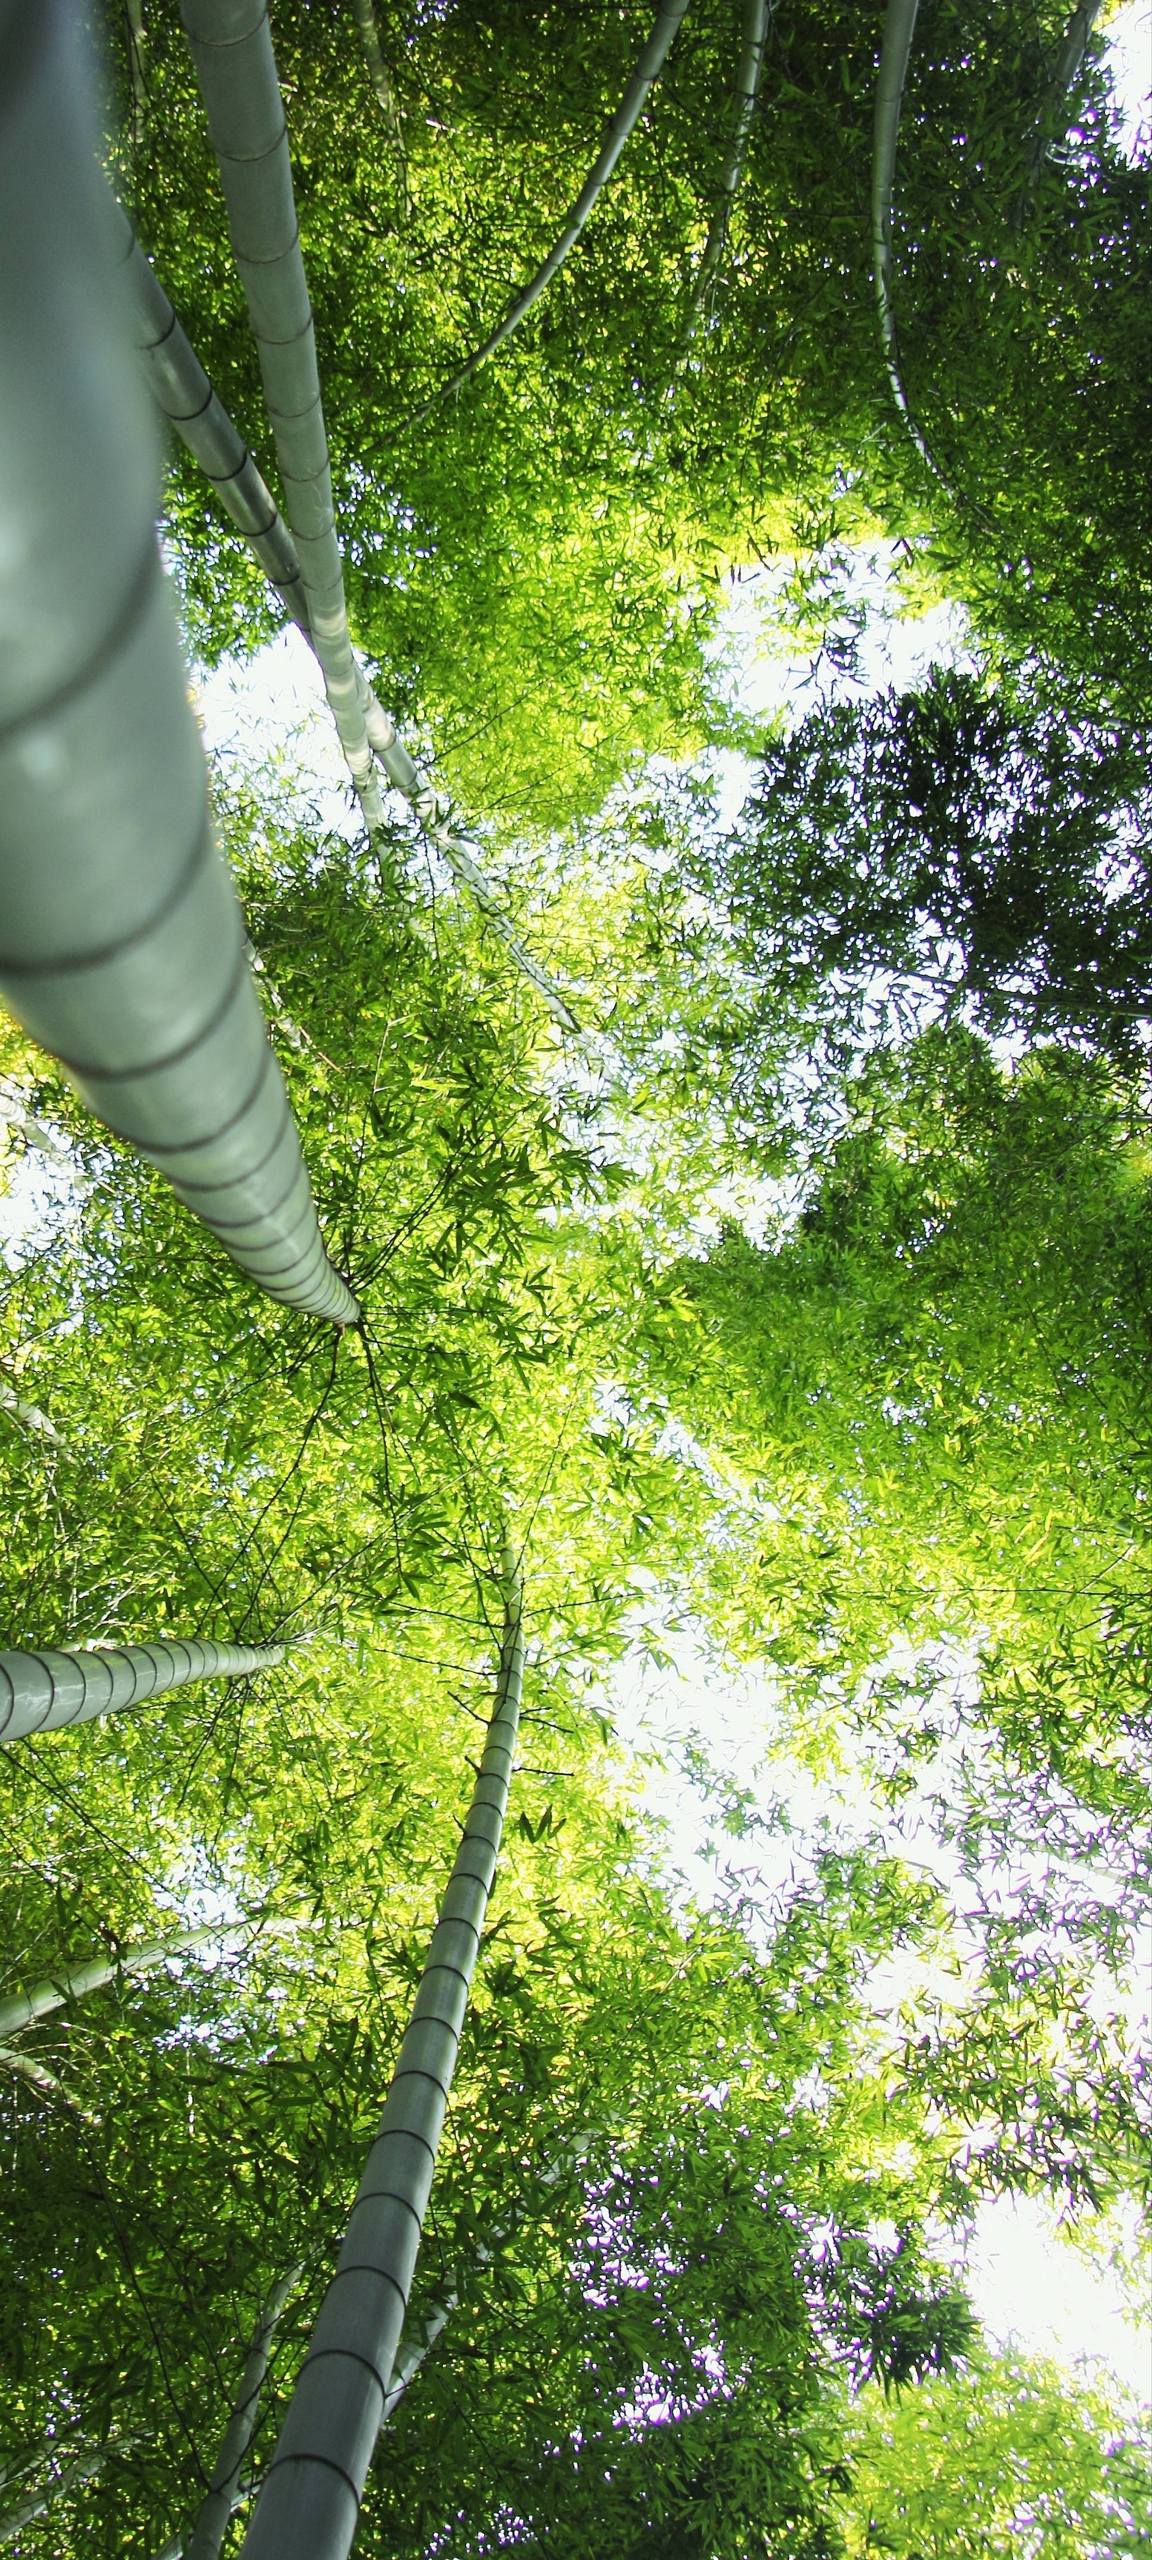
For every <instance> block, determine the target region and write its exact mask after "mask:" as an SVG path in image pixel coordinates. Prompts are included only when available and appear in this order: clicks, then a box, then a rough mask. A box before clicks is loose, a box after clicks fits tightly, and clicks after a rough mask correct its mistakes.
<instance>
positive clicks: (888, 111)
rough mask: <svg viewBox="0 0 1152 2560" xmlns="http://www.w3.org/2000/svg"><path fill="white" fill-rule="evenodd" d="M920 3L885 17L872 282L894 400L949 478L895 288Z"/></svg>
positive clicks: (906, 2)
mask: <svg viewBox="0 0 1152 2560" xmlns="http://www.w3.org/2000/svg"><path fill="white" fill-rule="evenodd" d="M919 5H920V0H888V6H887V9H886V11H885V16H884V35H883V40H882V42H881V47H880V70H879V74H878V77H877V81H876V110H875V116H874V119H873V134H872V280H873V284H874V286H875V289H876V309H877V314H878V317H879V321H880V344H881V347H882V349H883V353H884V366H885V371H886V372H887V375H888V381H889V384H890V386H891V391H892V397H893V399H894V401H895V403H896V406H897V408H898V410H899V412H900V415H901V417H902V418H903V420H904V424H905V426H906V427H907V429H908V433H909V435H910V436H911V438H912V442H913V444H914V445H915V447H916V451H917V453H918V454H919V456H920V459H921V461H922V462H923V463H925V464H926V466H927V468H928V470H929V471H930V472H931V473H932V476H933V478H934V479H936V480H943V477H944V475H943V473H942V472H941V469H940V465H939V463H938V462H937V460H936V456H935V454H934V453H933V451H932V448H931V446H930V445H929V443H928V440H927V437H926V436H925V435H924V433H923V430H922V428H921V427H920V425H919V422H918V420H917V418H916V415H915V412H914V410H913V408H912V403H911V401H910V400H909V397H908V390H907V385H906V383H905V380H904V367H903V362H902V359H901V354H900V339H899V335H898V332H897V328H896V304H895V294H894V284H893V274H894V270H893V260H892V198H893V192H894V189H895V184H896V151H897V145H898V143H899V139H900V110H901V108H902V106H903V103H904V83H905V81H906V80H907V77H908V65H909V62H910V61H911V58H912V39H913V36H914V35H915V32H916V18H917V13H918V10H919Z"/></svg>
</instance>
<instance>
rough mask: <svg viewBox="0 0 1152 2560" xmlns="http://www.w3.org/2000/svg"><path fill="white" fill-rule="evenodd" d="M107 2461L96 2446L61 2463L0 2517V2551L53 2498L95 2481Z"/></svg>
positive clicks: (47, 2505)
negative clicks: (55, 2471)
mask: <svg viewBox="0 0 1152 2560" xmlns="http://www.w3.org/2000/svg"><path fill="white" fill-rule="evenodd" d="M115 2450H117V2451H119V2452H126V2451H127V2450H128V2448H127V2446H126V2445H121V2446H118V2447H116V2448H115ZM107 2461H108V2453H107V2452H106V2451H105V2450H104V2449H103V2448H101V2447H99V2446H96V2447H94V2448H93V2450H92V2452H91V2453H78V2454H76V2455H75V2456H74V2458H73V2460H72V2461H71V2462H65V2463H63V2464H62V2465H61V2467H60V2469H59V2471H58V2472H57V2474H56V2477H55V2479H54V2480H46V2481H44V2482H43V2483H42V2484H41V2486H40V2488H39V2489H33V2490H32V2491H31V2492H30V2493H29V2495H28V2496H27V2497H25V2498H22V2499H21V2500H20V2503H19V2505H18V2506H15V2507H9V2509H8V2511H7V2514H6V2515H0V2548H2V2547H3V2545H4V2544H5V2543H6V2542H15V2540H16V2537H17V2534H19V2533H22V2532H23V2530H24V2527H25V2525H26V2524H34V2523H35V2520H36V2518H37V2516H42V2515H46V2514H47V2511H48V2509H49V2507H51V2506H53V2505H54V2504H55V2502H56V2500H57V2498H66V2497H68V2496H69V2495H70V2494H71V2492H72V2491H73V2490H74V2489H82V2488H83V2487H84V2485H85V2482H86V2481H88V2480H95V2479H96V2478H98V2476H99V2474H100V2472H101V2471H103V2470H104V2468H105V2466H106V2464H107Z"/></svg>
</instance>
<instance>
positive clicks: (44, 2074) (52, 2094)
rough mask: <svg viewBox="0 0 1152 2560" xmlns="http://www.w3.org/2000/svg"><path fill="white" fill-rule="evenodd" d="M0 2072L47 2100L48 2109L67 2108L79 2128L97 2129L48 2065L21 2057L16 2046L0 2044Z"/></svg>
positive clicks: (93, 2118)
mask: <svg viewBox="0 0 1152 2560" xmlns="http://www.w3.org/2000/svg"><path fill="white" fill-rule="evenodd" d="M0 2070H4V2071H14V2072H15V2073H16V2075H17V2077H18V2078H19V2079H21V2080H27V2081H28V2082H29V2084H30V2086H31V2087H32V2088H33V2089H35V2091H36V2093H37V2096H38V2097H41V2098H47V2099H48V2101H49V2103H50V2104H51V2105H55V2106H61V2107H67V2109H68V2113H69V2115H73V2116H78V2117H79V2119H80V2122H81V2124H86V2125H89V2126H91V2128H92V2130H93V2131H96V2130H97V2129H98V2127H99V2123H100V2118H99V2116H94V2115H90V2114H89V2112H88V2109H87V2107H82V2106H81V2104H80V2100H79V2098H74V2097H73V2095H72V2091H71V2090H70V2089H66V2088H65V2086H64V2083H63V2081H62V2080H61V2079H59V2078H58V2077H57V2074H56V2073H55V2072H54V2071H50V2070H49V2069H48V2065H47V2063H45V2062H41V2061H40V2059H39V2057H38V2055H36V2054H34V2053H24V2052H23V2051H22V2050H21V2048H20V2046H19V2045H13V2044H0Z"/></svg>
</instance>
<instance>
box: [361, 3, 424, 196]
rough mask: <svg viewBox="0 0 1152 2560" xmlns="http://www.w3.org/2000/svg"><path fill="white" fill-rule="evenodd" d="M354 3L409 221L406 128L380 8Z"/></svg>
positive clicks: (366, 59)
mask: <svg viewBox="0 0 1152 2560" xmlns="http://www.w3.org/2000/svg"><path fill="white" fill-rule="evenodd" d="M354 6H355V10H356V23H357V25H358V27H359V29H360V39H361V42H362V44H363V47H364V59H365V61H366V63H367V65H368V76H369V78H370V80H371V82H372V86H373V88H374V90H375V92H376V101H377V104H378V106H379V109H380V113H381V115H382V116H383V118H384V122H385V124H386V126H387V128H388V138H389V140H390V142H391V144H392V148H393V150H394V151H395V154H396V164H397V167H398V169H399V171H400V201H401V205H402V207H403V213H404V220H405V222H407V220H408V217H409V214H410V213H411V211H412V198H411V196H410V194H409V192H408V154H407V152H406V151H405V149H404V128H403V126H402V124H401V122H400V110H399V108H398V106H397V104H396V92H395V90H394V88H393V86H392V81H391V78H390V76H389V71H388V65H387V63H386V62H385V60H384V53H383V48H382V46H381V43H380V30H379V28H378V26H377V24H376V11H375V9H374V8H373V6H372V0H354Z"/></svg>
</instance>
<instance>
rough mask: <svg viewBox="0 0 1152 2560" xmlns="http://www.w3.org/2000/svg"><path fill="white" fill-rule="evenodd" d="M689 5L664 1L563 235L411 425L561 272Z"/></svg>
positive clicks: (475, 365)
mask: <svg viewBox="0 0 1152 2560" xmlns="http://www.w3.org/2000/svg"><path fill="white" fill-rule="evenodd" d="M687 7H688V0H660V5H659V7H658V8H657V11H656V17H655V20H654V23H653V27H652V32H651V34H650V36H649V37H648V41H647V43H646V44H645V45H644V47H643V49H642V51H641V52H640V54H639V55H638V56H637V59H636V63H635V65H634V68H633V71H632V76H631V78H630V80H629V82H628V86H627V88H626V89H625V91H624V95H623V97H622V98H621V100H620V104H619V106H618V107H617V109H616V112H615V115H614V116H613V117H612V119H611V121H610V123H609V126H608V130H607V133H606V134H605V137H604V142H603V145H602V148H601V149H600V151H599V152H598V153H597V156H596V158H595V160H594V161H593V163H592V167H591V168H590V170H589V172H588V175H587V177H586V178H585V181H584V184H583V186H582V187H581V189H580V193H579V195H578V196H577V198H576V201H575V204H573V205H572V206H570V208H569V210H568V212H567V214H566V215H565V217H564V224H563V228H562V230H561V232H560V236H559V238H558V239H557V240H556V241H555V242H554V243H553V246H552V247H551V249H550V250H549V252H548V255H547V257H546V258H544V259H542V261H541V263H540V265H539V266H538V267H537V269H536V273H535V275H534V276H532V277H530V278H529V281H528V283H527V284H526V285H525V287H524V290H523V292H522V293H519V294H517V297H516V300H515V302H514V303H513V304H512V305H511V308H510V309H509V310H508V311H506V312H505V314H504V317H503V319H502V320H501V322H500V324H499V326H498V328H495V329H493V331H492V334H491V336H490V337H487V338H485V340H484V342H483V345H482V346H479V347H474V348H473V351H472V353H471V355H470V356H467V357H466V358H465V361H464V363H463V364H462V365H459V366H458V367H457V369H456V372H455V373H453V374H451V375H450V376H449V378H448V380H447V382H442V383H441V384H440V386H439V389H438V390H436V391H434V392H433V394H432V397H431V399H430V400H426V401H425V403H424V405H423V407H422V408H420V409H417V410H416V412H415V414H414V415H413V417H411V418H410V419H409V421H408V424H409V426H413V427H414V426H419V425H420V424H421V423H422V421H423V420H424V419H425V418H427V417H428V416H429V415H430V413H431V411H432V410H433V409H434V408H435V407H436V406H437V404H438V402H439V401H441V400H446V399H447V398H448V397H449V394H450V393H451V392H453V391H459V390H461V389H462V388H463V385H464V384H465V383H466V382H468V381H470V379H471V377H472V375H473V374H474V373H478V372H479V369H480V366H481V365H482V364H486V363H487V361H488V358H489V356H491V355H495V353H496V349H497V347H502V346H503V344H504V341H505V339H506V338H510V337H511V335H512V332H513V330H514V329H518V328H519V326H520V323H521V321H522V320H525V319H527V316H528V313H529V312H530V311H531V309H532V307H533V304H534V303H537V302H539V299H540V296H541V294H542V293H544V292H545V291H546V289H547V287H548V286H549V285H550V284H551V282H552V278H553V276H555V275H558V274H559V272H560V269H561V267H562V266H563V264H564V261H565V259H566V258H567V256H568V253H569V251H570V250H571V249H574V248H575V246H576V242H577V241H578V239H579V237H580V234H581V232H582V231H583V229H584V225H585V223H586V222H587V220H588V216H589V214H590V213H591V211H592V209H593V206H594V205H595V203H596V200H597V198H598V196H600V195H602V194H603V191H604V189H605V187H606V186H607V184H608V181H609V179H610V178H611V177H612V176H613V174H614V172H615V169H616V164H617V162H618V160H619V159H620V155H621V153H622V151H623V150H624V147H625V144H626V143H627V142H629V141H630V140H631V137H632V135H633V133H634V132H635V130H636V126H637V125H638V123H639V121H640V117H641V114H642V112H643V108H644V102H645V100H646V98H647V96H648V92H649V90H650V88H651V87H652V85H653V82H654V81H655V80H656V79H658V77H659V75H660V73H661V71H662V70H663V68H664V63H665V60H666V58H667V55H668V51H669V48H670V46H671V43H672V39H673V36H674V35H675V34H676V31H677V28H678V27H679V25H680V21H681V19H682V18H683V16H684V14H685V11H686V9H687Z"/></svg>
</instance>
